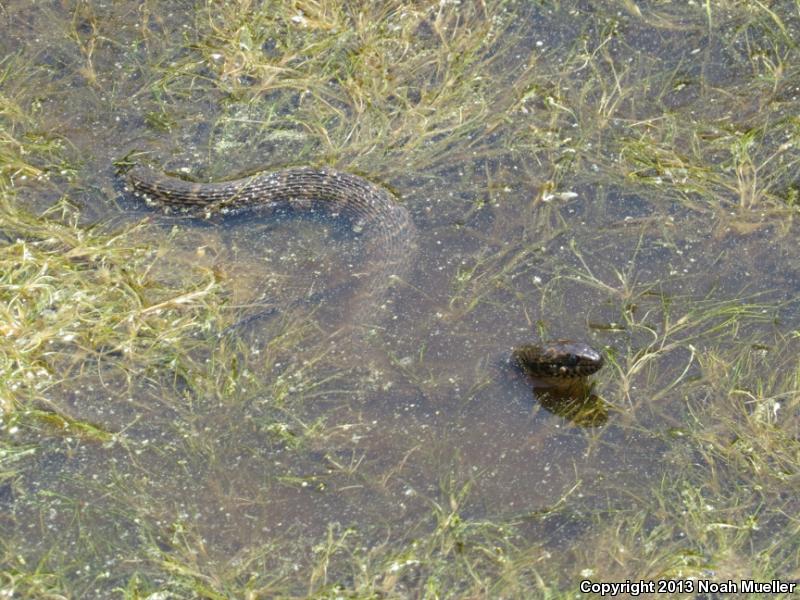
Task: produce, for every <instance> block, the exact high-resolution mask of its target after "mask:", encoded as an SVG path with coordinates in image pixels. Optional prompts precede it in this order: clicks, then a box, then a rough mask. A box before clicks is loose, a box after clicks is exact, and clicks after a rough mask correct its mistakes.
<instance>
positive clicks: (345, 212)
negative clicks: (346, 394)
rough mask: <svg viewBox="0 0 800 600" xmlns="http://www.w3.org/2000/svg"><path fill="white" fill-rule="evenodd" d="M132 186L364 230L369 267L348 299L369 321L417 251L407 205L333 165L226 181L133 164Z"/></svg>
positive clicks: (214, 208) (193, 204)
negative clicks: (192, 178)
mask: <svg viewBox="0 0 800 600" xmlns="http://www.w3.org/2000/svg"><path fill="white" fill-rule="evenodd" d="M128 180H129V181H130V183H131V185H132V186H133V188H134V190H135V191H136V192H138V193H139V194H140V195H143V196H144V197H145V198H148V199H151V200H154V201H156V202H158V203H159V204H162V205H167V206H171V207H178V208H184V209H193V210H194V211H198V210H200V211H206V212H210V213H222V214H243V213H245V214H248V213H252V214H258V215H263V216H268V215H271V214H274V213H276V212H280V211H286V210H289V211H296V212H300V213H306V214H308V213H322V214H325V215H327V216H329V217H332V218H342V219H344V220H345V221H346V222H348V223H349V224H350V226H351V227H352V229H353V231H362V230H363V231H364V233H365V239H364V255H365V256H366V257H367V260H366V261H363V262H364V268H363V269H361V270H360V272H359V273H358V274H357V277H358V279H359V281H360V282H363V283H361V285H359V289H358V296H359V297H358V299H357V300H353V301H351V302H350V303H349V304H350V306H348V316H349V319H350V320H351V321H353V322H356V320H357V319H366V320H367V322H369V319H370V317H371V316H372V315H373V313H374V311H375V310H376V308H377V307H378V306H379V305H380V303H381V302H382V298H383V295H384V293H385V292H386V290H387V289H388V288H389V286H390V284H391V282H392V280H393V279H397V278H400V277H402V276H403V274H404V273H405V271H406V270H407V268H408V265H409V264H410V260H411V258H412V256H413V254H414V252H413V249H414V247H415V240H416V228H415V227H414V223H413V221H412V220H411V216H410V215H409V212H408V210H407V209H406V207H405V206H403V205H401V204H399V203H398V202H397V200H396V198H395V197H394V196H393V195H392V194H391V192H389V190H387V189H386V188H384V187H382V186H379V185H376V184H374V183H371V182H370V181H367V180H366V179H364V178H362V177H359V176H357V175H351V174H349V173H342V172H341V171H336V170H334V169H328V168H311V167H297V168H290V169H285V170H282V171H274V172H264V173H258V174H256V175H252V176H249V177H243V178H241V179H235V180H232V181H225V182H220V183H193V182H189V181H184V180H183V179H178V178H176V177H170V176H167V175H164V174H162V173H159V172H157V171H154V170H153V169H150V168H148V167H144V166H137V167H134V168H133V169H131V170H130V171H129V172H128Z"/></svg>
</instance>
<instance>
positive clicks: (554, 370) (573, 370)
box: [511, 340, 605, 378]
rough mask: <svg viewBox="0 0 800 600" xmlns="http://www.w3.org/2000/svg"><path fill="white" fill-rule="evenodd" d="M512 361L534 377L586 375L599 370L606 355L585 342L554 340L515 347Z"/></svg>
mask: <svg viewBox="0 0 800 600" xmlns="http://www.w3.org/2000/svg"><path fill="white" fill-rule="evenodd" d="M511 358H512V362H513V363H514V364H516V365H517V366H518V367H519V368H520V369H522V370H523V371H524V372H525V373H527V374H528V375H530V376H532V377H559V378H562V377H563V378H568V377H586V376H587V375H591V374H592V373H596V372H597V371H598V370H600V367H602V366H603V363H604V362H605V361H604V359H603V356H602V355H601V354H600V353H599V352H598V351H597V350H595V349H594V348H592V347H591V346H589V345H588V344H585V343H583V342H574V341H571V340H551V341H547V342H544V343H542V344H526V345H524V346H519V347H518V348H516V349H514V351H513V352H512V354H511Z"/></svg>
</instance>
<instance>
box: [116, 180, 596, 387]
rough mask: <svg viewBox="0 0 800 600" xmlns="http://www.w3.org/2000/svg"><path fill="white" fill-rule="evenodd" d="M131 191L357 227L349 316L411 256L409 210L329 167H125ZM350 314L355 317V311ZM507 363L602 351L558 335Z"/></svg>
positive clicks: (578, 361)
mask: <svg viewBox="0 0 800 600" xmlns="http://www.w3.org/2000/svg"><path fill="white" fill-rule="evenodd" d="M128 180H129V181H130V183H131V185H132V186H133V188H134V190H135V191H136V192H137V193H139V194H140V195H143V196H144V197H146V198H148V199H151V200H154V201H157V202H158V203H160V204H163V205H168V206H173V207H180V208H184V209H194V210H195V211H197V210H200V211H206V212H210V213H215V214H216V213H223V214H241V213H250V212H252V213H254V214H259V215H269V214H273V213H275V212H278V211H281V210H287V209H288V210H296V211H298V212H303V213H308V212H321V213H324V214H327V215H329V216H331V217H342V218H344V219H346V220H347V221H349V222H350V223H351V225H352V227H353V230H354V231H360V230H362V229H363V230H364V231H365V233H366V239H365V242H364V253H365V256H367V257H368V260H367V261H366V265H365V266H366V272H364V270H362V272H360V273H359V274H358V276H359V278H363V280H364V283H363V287H361V288H360V292H361V294H360V298H359V299H358V300H356V301H353V302H351V304H352V305H353V306H350V307H349V309H350V319H351V320H353V321H354V322H355V320H356V318H358V319H365V320H366V321H367V322H368V321H369V318H370V317H371V316H373V314H372V313H373V311H374V310H375V309H376V307H377V306H379V305H380V303H381V302H382V300H383V295H384V293H385V292H386V290H387V289H388V287H389V285H390V283H391V281H392V279H393V278H397V277H401V276H402V275H403V273H404V272H405V270H406V268H407V267H408V265H409V264H410V262H411V260H412V259H413V256H414V247H415V240H416V228H415V227H414V223H413V221H412V220H411V216H410V215H409V212H408V210H407V209H406V208H405V207H404V206H403V205H401V204H398V203H397V200H396V198H395V197H394V196H393V195H392V194H391V192H389V191H388V190H387V189H386V188H384V187H382V186H379V185H376V184H374V183H371V182H369V181H367V180H366V179H364V178H362V177H359V176H357V175H352V174H349V173H342V172H341V171H336V170H334V169H328V168H319V169H317V168H312V167H297V168H290V169H285V170H282V171H274V172H264V173H259V174H256V175H253V176H250V177H244V178H241V179H236V180H233V181H226V182H220V183H193V182H189V181H184V180H182V179H178V178H175V177H170V176H167V175H164V174H162V173H159V172H157V171H154V170H153V169H150V168H148V167H145V166H136V167H134V168H133V169H131V170H130V171H129V172H128ZM354 313H355V314H354ZM512 359H513V363H515V364H516V365H517V366H518V367H519V368H521V369H522V370H524V371H525V372H527V373H528V374H529V375H533V376H545V377H582V376H585V375H589V374H591V373H594V372H595V371H597V370H598V369H600V367H601V366H602V365H603V358H602V356H601V355H600V354H599V353H598V352H597V351H596V350H594V349H592V348H591V347H590V346H588V345H586V344H582V343H575V342H568V341H564V340H558V341H555V342H549V343H545V344H544V345H542V346H521V347H520V348H517V349H516V350H515V351H514V353H513V355H512Z"/></svg>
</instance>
